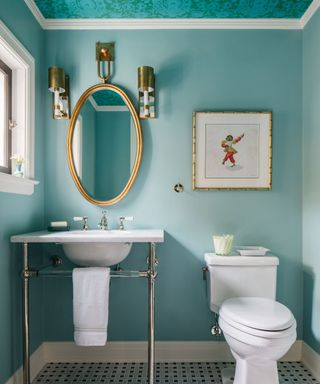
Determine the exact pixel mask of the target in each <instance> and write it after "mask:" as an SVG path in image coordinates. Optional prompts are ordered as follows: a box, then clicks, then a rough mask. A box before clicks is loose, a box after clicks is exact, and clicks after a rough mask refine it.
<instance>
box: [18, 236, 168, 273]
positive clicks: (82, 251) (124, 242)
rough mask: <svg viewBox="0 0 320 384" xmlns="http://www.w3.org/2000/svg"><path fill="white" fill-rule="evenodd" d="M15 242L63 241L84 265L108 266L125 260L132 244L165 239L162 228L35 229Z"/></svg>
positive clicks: (68, 253) (73, 257)
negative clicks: (52, 230)
mask: <svg viewBox="0 0 320 384" xmlns="http://www.w3.org/2000/svg"><path fill="white" fill-rule="evenodd" d="M11 241H12V242H26V243H61V244H62V247H63V250H64V252H65V254H66V256H67V257H68V258H69V259H70V260H71V261H72V262H73V263H75V264H77V265H80V266H85V267H109V266H112V265H115V264H118V263H120V262H121V261H123V260H124V259H125V258H126V257H127V256H128V255H129V253H130V250H131V247H132V243H158V242H163V230H161V229H132V230H128V231H127V230H123V231H122V230H110V231H104V230H100V229H89V230H87V231H66V232H47V231H41V232H33V233H28V234H25V235H18V236H13V237H12V238H11Z"/></svg>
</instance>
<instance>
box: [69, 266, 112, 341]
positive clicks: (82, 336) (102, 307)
mask: <svg viewBox="0 0 320 384" xmlns="http://www.w3.org/2000/svg"><path fill="white" fill-rule="evenodd" d="M72 281H73V324H74V341H75V343H76V344H77V345H83V346H89V345H105V344H106V341H107V326H108V309H109V308H108V307H109V282H110V269H109V268H75V269H74V270H73V273H72Z"/></svg>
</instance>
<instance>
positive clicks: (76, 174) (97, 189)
mask: <svg viewBox="0 0 320 384" xmlns="http://www.w3.org/2000/svg"><path fill="white" fill-rule="evenodd" d="M141 154H142V134H141V126H140V121H139V118H138V115H137V113H136V111H135V109H134V107H133V105H132V102H131V101H130V99H129V97H128V96H127V94H126V93H125V92H124V91H123V90H122V89H120V88H119V87H117V86H115V85H111V84H98V85H94V86H92V87H90V88H88V89H87V90H86V91H85V92H84V93H83V94H82V95H81V97H80V98H79V100H78V102H77V104H76V106H75V108H74V111H73V113H72V116H71V120H70V124H69V130H68V139H67V157H68V163H69V168H70V172H71V175H72V178H73V181H74V182H75V184H76V186H77V188H78V190H79V192H80V193H81V194H82V196H83V197H85V198H86V199H87V200H88V201H89V202H90V203H92V204H95V205H99V206H108V205H113V204H116V203H118V202H119V201H120V200H121V199H123V198H124V197H125V196H126V195H127V193H128V192H129V190H130V188H131V186H132V184H133V182H134V180H135V178H136V176H137V173H138V170H139V166H140V161H141Z"/></svg>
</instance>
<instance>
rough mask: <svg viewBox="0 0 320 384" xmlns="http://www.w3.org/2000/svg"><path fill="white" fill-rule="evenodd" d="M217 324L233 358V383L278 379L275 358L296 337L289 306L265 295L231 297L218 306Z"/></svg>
mask: <svg viewBox="0 0 320 384" xmlns="http://www.w3.org/2000/svg"><path fill="white" fill-rule="evenodd" d="M219 325H220V327H221V329H222V331H223V334H224V336H225V338H226V341H227V343H228V345H229V347H230V350H231V352H232V354H233V356H234V358H235V359H236V371H235V376H234V384H257V383H258V384H278V383H279V379H278V372H277V360H278V359H280V358H281V357H282V356H283V355H284V354H285V353H286V352H287V351H288V350H289V348H290V347H291V345H292V344H293V343H294V341H295V340H296V321H295V319H294V317H293V315H292V313H291V311H290V310H289V309H288V308H286V307H285V306H284V305H282V304H280V303H278V302H277V301H275V300H272V299H268V298H261V297H237V298H231V299H228V300H226V301H224V302H223V304H222V306H221V308H220V312H219Z"/></svg>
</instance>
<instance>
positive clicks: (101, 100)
mask: <svg viewBox="0 0 320 384" xmlns="http://www.w3.org/2000/svg"><path fill="white" fill-rule="evenodd" d="M92 97H93V98H94V100H95V102H96V103H97V105H98V106H99V107H100V106H105V105H109V106H110V105H112V106H115V105H126V103H125V102H124V101H123V99H122V97H121V96H120V95H118V94H117V93H115V92H113V91H107V90H105V91H98V92H95V93H94V94H93V95H92Z"/></svg>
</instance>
